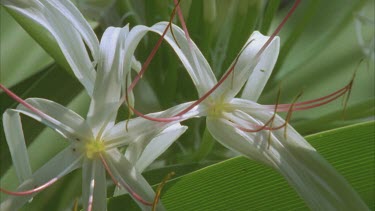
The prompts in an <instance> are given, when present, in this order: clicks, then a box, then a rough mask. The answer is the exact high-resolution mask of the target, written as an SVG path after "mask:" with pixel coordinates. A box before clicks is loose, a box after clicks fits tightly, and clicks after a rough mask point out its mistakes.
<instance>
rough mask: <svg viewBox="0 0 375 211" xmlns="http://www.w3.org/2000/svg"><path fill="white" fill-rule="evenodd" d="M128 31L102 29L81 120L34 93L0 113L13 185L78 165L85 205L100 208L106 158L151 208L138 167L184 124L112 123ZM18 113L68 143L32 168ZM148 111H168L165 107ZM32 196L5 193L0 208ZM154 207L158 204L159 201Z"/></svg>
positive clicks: (33, 183) (39, 181)
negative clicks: (87, 106)
mask: <svg viewBox="0 0 375 211" xmlns="http://www.w3.org/2000/svg"><path fill="white" fill-rule="evenodd" d="M127 33H128V28H127V27H124V28H113V27H111V28H108V29H107V30H106V31H105V33H104V34H103V38H102V41H101V46H100V54H99V55H100V56H99V64H98V72H97V75H96V84H95V88H94V91H93V94H92V101H91V105H90V109H89V112H88V115H87V119H86V120H84V119H83V118H82V117H80V116H79V115H78V114H76V113H74V112H73V111H71V110H69V109H67V108H65V107H63V106H61V105H59V104H57V103H54V102H52V101H49V100H45V99H37V98H31V99H27V100H26V102H25V103H23V104H21V105H19V106H18V107H17V109H8V110H7V111H6V112H5V113H4V118H3V123H4V130H5V134H6V138H7V143H8V145H9V148H10V151H11V155H12V159H13V165H14V166H15V169H16V172H17V175H18V178H19V180H20V183H21V185H20V186H19V188H18V191H22V190H25V189H34V188H35V187H39V186H42V187H44V186H48V185H49V184H50V183H53V182H54V181H56V180H58V179H59V178H61V177H62V176H64V175H66V174H68V173H69V172H71V171H73V170H75V169H77V168H79V167H82V169H83V187H82V188H83V191H82V193H83V199H84V200H83V201H84V207H85V209H88V208H89V207H90V206H92V208H93V209H94V210H105V207H106V197H107V194H106V188H107V184H106V179H105V165H104V164H105V163H106V164H107V165H108V168H109V169H110V171H109V172H110V173H111V174H113V177H114V180H115V181H118V182H119V184H121V186H122V187H125V188H126V189H127V191H128V192H130V193H131V196H132V197H133V198H135V199H136V201H137V202H138V204H139V205H140V206H141V207H142V208H143V209H145V210H147V209H151V208H150V206H149V205H147V204H145V203H144V202H142V201H141V198H142V199H143V200H146V201H148V202H152V200H153V197H154V192H153V190H152V188H151V186H150V185H149V184H148V183H147V182H146V180H145V179H144V178H143V177H142V175H141V174H140V172H141V171H143V169H144V168H145V167H147V166H148V165H149V164H150V163H151V162H153V161H154V160H155V159H156V158H157V157H158V156H159V155H160V154H161V153H162V152H164V150H165V149H167V148H168V147H169V146H170V145H171V144H172V143H173V141H174V140H176V139H177V138H178V137H179V136H180V135H181V134H182V133H183V132H184V131H185V130H186V127H184V126H181V125H180V124H179V123H155V122H150V121H148V120H144V119H140V118H137V119H132V120H129V121H128V123H127V124H128V132H126V129H125V128H126V127H125V124H126V121H124V122H120V123H118V124H116V125H115V118H116V116H117V110H118V107H119V105H120V104H121V94H120V93H121V84H120V83H117V82H116V77H117V75H118V71H117V70H119V69H121V68H122V67H121V65H122V64H123V56H124V55H123V53H124V51H123V50H122V49H123V44H124V42H125V39H124V38H125V37H126V34H127ZM117 80H118V79H117ZM2 88H3V89H5V88H4V87H2ZM172 110H173V109H172ZM20 113H22V114H25V115H27V116H30V117H31V118H34V119H36V120H37V121H40V122H42V123H43V124H45V125H47V126H49V127H50V128H52V129H54V130H55V131H57V132H58V133H60V134H61V135H62V136H63V137H64V138H66V139H67V140H68V141H69V142H70V145H69V147H67V148H66V149H65V150H63V151H62V152H60V153H59V154H58V155H56V156H55V157H54V158H52V159H51V160H50V161H48V162H47V163H46V164H45V165H44V166H42V167H41V168H40V169H38V170H37V171H35V172H34V173H31V168H30V164H29V160H28V156H27V150H26V146H25V141H24V137H23V133H22V126H21V122H20V115H19V114H20ZM153 115H154V116H155V115H156V116H161V115H170V114H169V111H166V112H164V113H157V114H153ZM134 144H136V145H138V146H141V147H138V148H135V147H131V149H129V150H130V151H131V152H129V150H128V152H127V154H131V153H132V154H133V155H129V156H128V158H130V159H132V161H129V160H128V159H127V158H126V157H124V156H123V155H121V153H119V151H118V150H117V148H118V147H122V146H125V145H134ZM51 181H52V182H51ZM46 182H47V184H46V185H43V184H44V183H46ZM33 192H34V191H31V193H33ZM136 194H137V195H139V196H137V195H136ZM21 195H25V194H21ZM32 196H33V194H29V195H25V196H14V197H13V196H12V197H9V198H8V199H6V200H5V201H4V202H3V203H2V204H1V208H2V209H5V210H7V209H17V208H19V207H20V206H22V205H23V204H24V203H26V202H27V201H28V200H29V199H30V198H31V197H32ZM159 207H160V208H162V205H159Z"/></svg>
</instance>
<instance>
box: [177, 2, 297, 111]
mask: <svg viewBox="0 0 375 211" xmlns="http://www.w3.org/2000/svg"><path fill="white" fill-rule="evenodd" d="M175 1H176V0H175ZM299 3H300V0H297V1H296V2H295V3H294V5H293V7H292V8H291V10H290V11H289V12H288V14H287V16H286V17H285V18H284V19H283V21H282V22H281V24H280V25H279V26H278V27H277V29H276V31H275V32H274V33H273V34H272V35H271V37H270V38H269V39H268V40H267V42H266V43H265V44H264V45H263V47H262V48H261V50H260V51H259V52H258V53H257V57H259V56H260V55H261V54H262V53H263V51H264V49H265V48H267V47H268V45H269V44H270V43H271V41H272V40H273V38H274V37H275V36H276V35H277V33H279V31H280V30H281V28H282V27H283V26H284V24H285V23H286V21H287V20H288V19H289V17H290V16H291V15H292V14H293V13H294V11H295V9H296V8H297V6H298V5H299ZM180 17H182V18H183V16H182V14H181V15H180ZM183 23H185V22H182V21H181V25H183ZM185 28H186V26H185ZM184 30H185V29H184ZM185 34H186V35H187V36H188V32H187V29H186V31H185ZM188 38H189V37H188ZM237 61H238V56H237V57H236V60H235V62H234V63H233V65H232V66H231V67H230V69H229V70H228V72H226V73H225V74H224V75H223V77H222V78H221V79H220V80H219V81H218V82H217V84H215V86H213V87H212V89H210V90H209V91H208V92H207V93H206V94H204V95H203V96H202V97H201V98H199V99H198V100H197V101H196V102H195V103H193V104H192V105H191V106H189V107H188V108H186V109H185V110H183V111H181V112H180V113H179V114H177V115H176V116H180V115H182V114H185V113H187V112H188V111H190V110H191V109H193V108H194V107H195V106H196V105H198V104H199V103H201V102H202V101H204V100H205V99H206V98H207V97H208V96H210V95H211V94H212V93H213V92H214V91H215V90H216V89H217V88H218V87H219V86H220V85H221V84H222V83H223V82H224V81H225V80H226V79H227V78H228V76H229V75H230V74H231V73H232V72H233V70H234V67H235V65H236V64H237Z"/></svg>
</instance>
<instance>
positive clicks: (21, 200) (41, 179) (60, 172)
mask: <svg viewBox="0 0 375 211" xmlns="http://www.w3.org/2000/svg"><path fill="white" fill-rule="evenodd" d="M81 160H82V159H81V157H80V155H79V154H78V153H77V152H75V151H74V150H73V148H72V147H68V148H66V149H65V150H63V151H61V152H60V153H59V154H57V155H56V156H55V157H53V158H52V159H51V160H50V161H48V162H47V163H46V164H44V165H43V166H42V167H41V168H40V169H38V170H37V171H36V172H35V173H34V174H33V175H32V176H31V177H30V178H28V179H27V180H25V181H24V182H23V183H22V184H21V185H20V186H19V187H18V189H17V190H18V191H22V190H29V189H32V188H35V187H38V186H41V185H43V184H44V183H46V182H48V181H50V180H51V179H53V178H61V177H63V176H64V175H66V174H68V173H70V172H72V171H73V170H75V169H77V168H78V167H79V166H80V165H81ZM35 195H36V193H35V194H30V195H26V196H9V197H8V198H6V199H5V200H4V201H3V202H2V203H1V205H0V210H18V209H19V208H20V207H22V206H23V205H24V204H25V203H27V202H28V201H29V200H30V199H32V198H33V197H34V196H35Z"/></svg>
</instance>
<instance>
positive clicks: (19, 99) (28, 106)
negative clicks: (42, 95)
mask: <svg viewBox="0 0 375 211" xmlns="http://www.w3.org/2000/svg"><path fill="white" fill-rule="evenodd" d="M0 89H2V90H3V91H4V92H5V93H6V94H7V95H8V96H9V97H11V98H13V100H15V101H17V102H18V103H20V104H22V105H23V106H25V107H26V108H28V109H29V110H30V111H32V112H34V113H35V114H37V115H39V116H41V117H44V118H46V119H50V118H51V117H50V116H48V115H46V114H45V113H43V112H42V111H40V110H39V109H37V108H35V107H34V106H32V105H30V104H29V103H27V102H26V101H25V100H23V99H22V98H20V97H18V95H16V94H15V93H14V92H12V91H10V90H9V89H7V88H6V87H5V86H3V85H2V84H0Z"/></svg>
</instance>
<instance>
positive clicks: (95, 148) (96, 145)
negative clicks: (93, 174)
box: [85, 141, 105, 159]
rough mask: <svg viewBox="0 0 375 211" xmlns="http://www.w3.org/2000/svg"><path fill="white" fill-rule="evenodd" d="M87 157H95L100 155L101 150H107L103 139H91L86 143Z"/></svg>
mask: <svg viewBox="0 0 375 211" xmlns="http://www.w3.org/2000/svg"><path fill="white" fill-rule="evenodd" d="M85 150H86V157H87V158H89V159H93V158H94V157H96V156H98V155H99V154H100V153H101V152H104V151H105V145H104V142H102V141H89V142H88V143H86V145H85Z"/></svg>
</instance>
